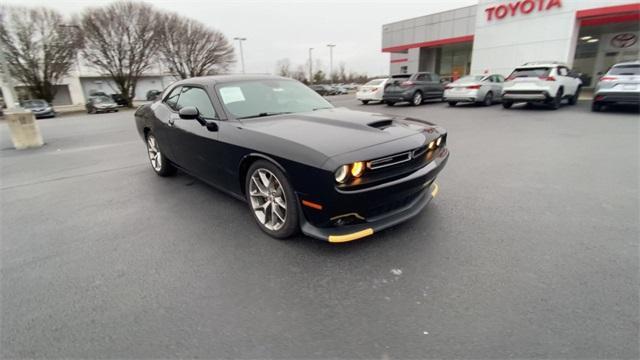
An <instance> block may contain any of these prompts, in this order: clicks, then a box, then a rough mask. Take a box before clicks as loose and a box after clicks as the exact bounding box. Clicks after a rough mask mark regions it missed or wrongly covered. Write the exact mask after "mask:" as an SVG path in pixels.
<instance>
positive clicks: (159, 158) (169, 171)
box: [147, 133, 177, 177]
mask: <svg viewBox="0 0 640 360" xmlns="http://www.w3.org/2000/svg"><path fill="white" fill-rule="evenodd" d="M147 153H148V154H149V162H150V163H151V168H152V169H153V171H155V173H156V174H158V176H162V177H166V176H171V175H174V174H175V173H176V170H177V169H176V167H175V166H174V165H173V164H172V163H171V161H169V159H167V158H166V157H165V156H164V154H163V153H162V149H161V148H160V144H159V143H158V139H156V137H155V136H154V135H153V134H152V133H149V134H148V135H147Z"/></svg>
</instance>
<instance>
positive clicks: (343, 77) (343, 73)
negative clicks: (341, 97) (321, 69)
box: [338, 62, 347, 83]
mask: <svg viewBox="0 0 640 360" xmlns="http://www.w3.org/2000/svg"><path fill="white" fill-rule="evenodd" d="M338 79H339V81H340V82H342V83H346V82H347V66H346V65H345V63H343V62H341V63H340V66H339V70H338Z"/></svg>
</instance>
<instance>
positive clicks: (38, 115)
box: [32, 110, 56, 119]
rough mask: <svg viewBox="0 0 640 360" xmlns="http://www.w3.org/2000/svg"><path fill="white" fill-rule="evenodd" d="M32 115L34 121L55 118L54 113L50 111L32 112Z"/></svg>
mask: <svg viewBox="0 0 640 360" xmlns="http://www.w3.org/2000/svg"><path fill="white" fill-rule="evenodd" d="M32 113H33V115H34V116H35V117H36V119H39V118H45V117H54V116H56V113H55V111H53V110H50V111H32Z"/></svg>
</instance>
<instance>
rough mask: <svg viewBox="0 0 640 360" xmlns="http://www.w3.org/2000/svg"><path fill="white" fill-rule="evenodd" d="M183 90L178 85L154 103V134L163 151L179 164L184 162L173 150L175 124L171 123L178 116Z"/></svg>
mask: <svg viewBox="0 0 640 360" xmlns="http://www.w3.org/2000/svg"><path fill="white" fill-rule="evenodd" d="M181 91H182V86H176V87H175V88H173V89H171V90H170V91H169V93H168V94H167V95H166V96H165V97H164V98H163V99H162V101H161V102H159V103H156V104H154V105H152V109H153V113H154V114H153V117H154V121H153V129H152V130H153V134H154V135H155V137H156V139H157V140H158V143H159V144H160V149H161V150H162V153H163V154H164V155H165V156H166V157H167V158H168V159H170V160H171V161H173V162H174V163H176V165H178V166H182V164H180V163H179V162H178V161H177V159H176V157H175V155H174V152H173V147H172V144H171V143H172V140H171V137H172V132H173V131H172V130H173V125H172V124H171V123H172V121H175V119H176V117H177V111H178V108H177V106H178V105H177V103H178V98H179V97H180V92H181Z"/></svg>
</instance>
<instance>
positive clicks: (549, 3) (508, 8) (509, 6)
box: [484, 0, 562, 21]
mask: <svg viewBox="0 0 640 360" xmlns="http://www.w3.org/2000/svg"><path fill="white" fill-rule="evenodd" d="M561 7H562V1H561V0H518V1H511V2H508V3H506V4H501V5H496V6H490V7H488V8H486V9H484V13H485V14H486V16H487V21H494V20H502V19H504V18H507V17H514V16H519V15H528V14H531V13H534V12H543V11H549V10H553V9H556V8H561Z"/></svg>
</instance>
